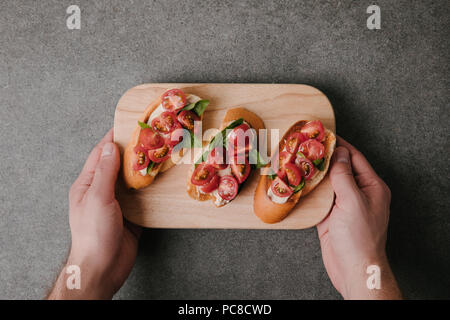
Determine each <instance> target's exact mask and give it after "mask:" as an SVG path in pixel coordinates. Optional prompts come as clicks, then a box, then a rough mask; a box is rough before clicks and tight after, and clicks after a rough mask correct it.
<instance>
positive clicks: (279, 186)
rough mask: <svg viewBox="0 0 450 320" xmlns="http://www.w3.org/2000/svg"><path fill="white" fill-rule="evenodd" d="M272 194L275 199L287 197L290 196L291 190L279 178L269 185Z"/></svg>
mask: <svg viewBox="0 0 450 320" xmlns="http://www.w3.org/2000/svg"><path fill="white" fill-rule="evenodd" d="M270 188H271V189H272V192H273V194H274V195H276V196H277V197H282V198H284V197H289V196H290V195H291V194H292V189H291V188H290V187H289V186H288V185H287V184H286V183H285V182H284V181H283V180H281V179H280V178H278V177H276V178H275V180H273V182H272V184H271V185H270Z"/></svg>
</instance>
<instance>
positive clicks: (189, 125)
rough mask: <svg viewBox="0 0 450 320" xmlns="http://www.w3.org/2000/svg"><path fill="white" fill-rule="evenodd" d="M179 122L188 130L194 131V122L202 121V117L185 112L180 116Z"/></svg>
mask: <svg viewBox="0 0 450 320" xmlns="http://www.w3.org/2000/svg"><path fill="white" fill-rule="evenodd" d="M177 119H178V122H180V123H181V125H182V126H183V127H185V128H186V129H188V130H194V122H195V121H200V117H199V116H198V115H197V114H195V113H194V112H192V111H190V110H183V111H181V112H180V113H179V114H178V117H177Z"/></svg>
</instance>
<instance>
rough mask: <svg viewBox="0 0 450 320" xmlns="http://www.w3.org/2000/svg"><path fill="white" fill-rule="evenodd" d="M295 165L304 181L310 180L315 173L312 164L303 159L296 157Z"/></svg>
mask: <svg viewBox="0 0 450 320" xmlns="http://www.w3.org/2000/svg"><path fill="white" fill-rule="evenodd" d="M295 165H296V166H297V168H298V169H299V170H300V174H301V175H302V176H303V177H305V180H309V179H311V178H312V176H313V175H314V172H315V171H316V169H315V168H314V165H313V163H312V162H311V161H310V160H309V159H308V158H305V157H301V156H297V158H296V159H295Z"/></svg>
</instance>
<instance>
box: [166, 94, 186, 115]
mask: <svg viewBox="0 0 450 320" xmlns="http://www.w3.org/2000/svg"><path fill="white" fill-rule="evenodd" d="M161 100H162V102H161V103H162V106H163V108H164V109H166V110H168V111H176V110H178V109H181V108H183V107H184V106H185V105H186V96H185V95H184V92H183V91H181V90H180V89H172V90H168V91H166V92H165V93H164V94H163V95H162V97H161Z"/></svg>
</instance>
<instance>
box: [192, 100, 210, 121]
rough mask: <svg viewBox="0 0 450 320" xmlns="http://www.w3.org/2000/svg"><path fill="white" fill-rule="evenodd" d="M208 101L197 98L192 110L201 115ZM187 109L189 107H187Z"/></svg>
mask: <svg viewBox="0 0 450 320" xmlns="http://www.w3.org/2000/svg"><path fill="white" fill-rule="evenodd" d="M208 104H209V101H208V100H199V101H197V102H196V103H195V105H194V112H195V113H196V114H197V115H198V116H199V117H201V116H202V114H203V112H204V111H205V109H206V107H207V106H208ZM188 110H189V109H188Z"/></svg>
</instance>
